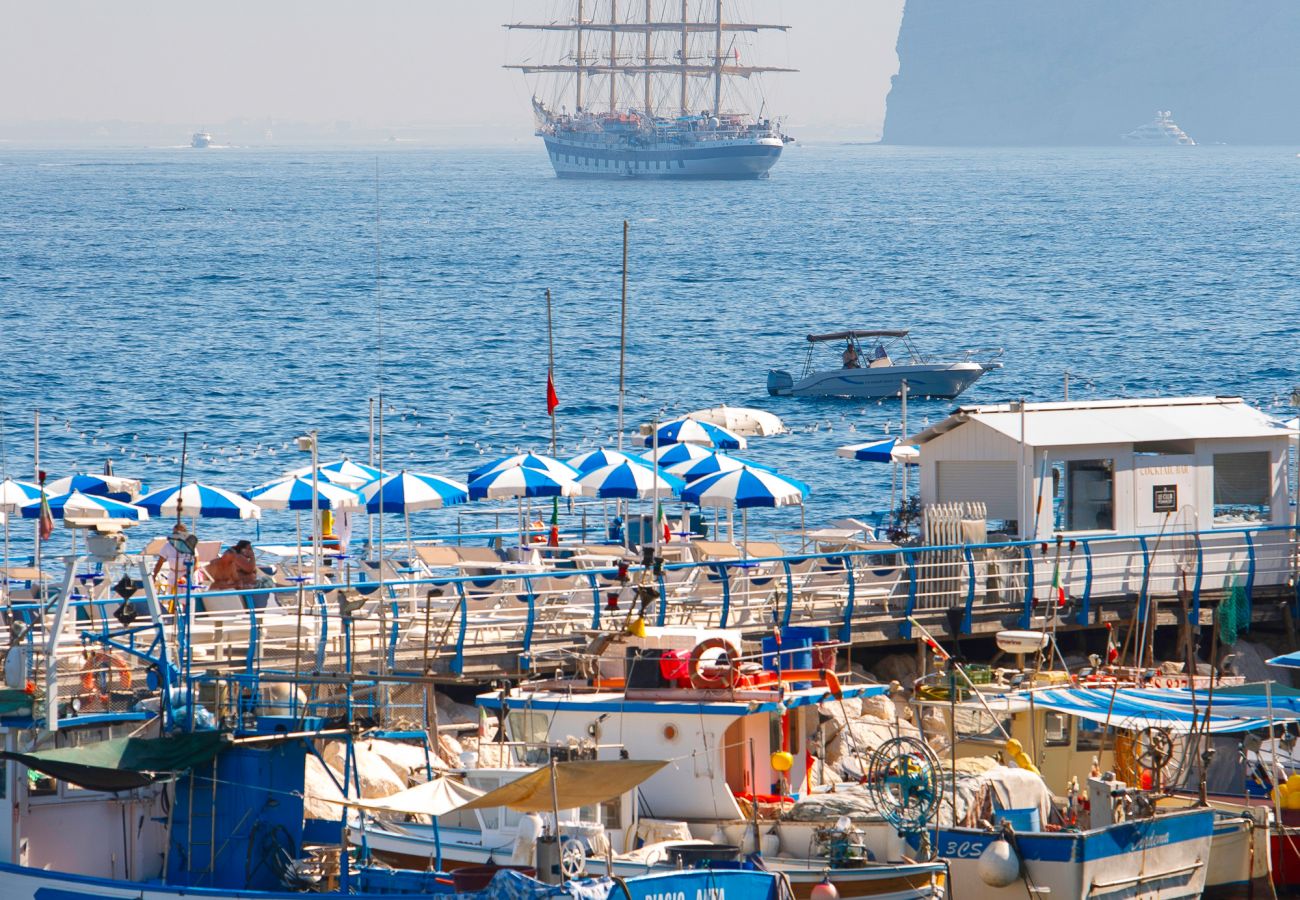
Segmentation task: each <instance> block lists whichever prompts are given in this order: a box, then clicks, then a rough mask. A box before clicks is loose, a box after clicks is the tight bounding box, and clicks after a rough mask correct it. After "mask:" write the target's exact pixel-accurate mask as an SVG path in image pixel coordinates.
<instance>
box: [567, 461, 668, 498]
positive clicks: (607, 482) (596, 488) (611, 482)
mask: <svg viewBox="0 0 1300 900" xmlns="http://www.w3.org/2000/svg"><path fill="white" fill-rule="evenodd" d="M578 484H579V485H581V487H582V493H583V494H585V495H587V496H588V497H601V498H604V499H606V500H644V499H646V498H648V497H671V496H675V495H677V494H679V493H681V490H682V488H684V487H686V482H684V481H682V480H681V479H680V478H678V477H677V476H675V475H669V474H668V473H667V472H656V471H655V469H654V468H653V467H652V466H649V465H646V464H644V463H642V464H637V463H634V462H622V463H616V464H614V465H612V466H605V467H604V468H603V469H596V470H594V471H592V472H588V473H587V474H586V475H583V476H582V477H581V478H579V479H578Z"/></svg>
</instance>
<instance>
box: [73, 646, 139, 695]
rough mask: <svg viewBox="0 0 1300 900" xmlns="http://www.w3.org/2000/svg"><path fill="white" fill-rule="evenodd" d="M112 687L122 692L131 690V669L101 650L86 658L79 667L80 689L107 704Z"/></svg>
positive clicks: (120, 660)
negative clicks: (83, 663)
mask: <svg viewBox="0 0 1300 900" xmlns="http://www.w3.org/2000/svg"><path fill="white" fill-rule="evenodd" d="M114 686H116V687H117V688H118V689H119V690H123V691H129V690H130V689H131V669H130V668H129V667H128V666H127V664H126V660H124V659H121V658H120V657H117V656H114V655H113V654H112V653H107V652H105V651H103V650H96V651H95V652H94V653H92V654H90V655H89V656H88V657H86V663H85V665H83V666H82V667H81V689H82V690H83V691H85V692H86V693H87V694H93V695H95V696H96V697H98V698H99V702H101V703H107V702H108V697H109V692H110V691H111V690H112V689H113V688H114Z"/></svg>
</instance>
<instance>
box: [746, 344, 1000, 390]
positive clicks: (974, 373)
mask: <svg viewBox="0 0 1300 900" xmlns="http://www.w3.org/2000/svg"><path fill="white" fill-rule="evenodd" d="M827 348H829V349H830V350H832V351H833V352H837V355H838V359H839V365H838V366H826V362H827V361H829V357H828V354H827V353H824V352H819V351H823V350H825V349H827ZM977 355H983V356H985V359H984V360H983V361H979V360H977V359H975V357H976V356H977ZM1001 355H1002V350H1001V349H995V350H968V351H966V352H965V353H964V354H963V356H962V358H961V359H956V360H948V361H944V360H931V359H928V358H927V357H924V356H922V355H921V353H920V352H918V351H917V349H916V346H915V345H914V344H913V343H912V341H911V340H910V339H909V337H908V332H907V331H900V330H876V329H855V330H852V331H835V332H831V333H829V334H810V335H808V352H807V356H806V357H805V358H804V366H803V371H802V373H801V374H800V375H799V377H798V378H795V377H794V376H793V375H792V374H790V372H788V371H786V370H783V369H772V370H771V371H769V372H768V373H767V392H768V393H769V394H771V395H773V396H775V397H861V398H870V399H879V398H885V397H898V396H900V395H901V394H902V392H903V385H904V384H906V385H907V392H908V394H909V395H910V396H913V397H940V398H945V399H950V398H953V397H956V396H957V395H958V394H960V393H961V392H962V391H964V390H966V388H968V387H970V386H971V385H972V384H974V383H975V382H976V381H977V380H979V378H980V376H982V375H983V374H984V373H985V372H989V371H992V370H993V369H1000V368H1002V363H1000V362H998V361H997V359H998V357H1000V356H1001Z"/></svg>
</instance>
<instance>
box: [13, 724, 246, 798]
mask: <svg viewBox="0 0 1300 900" xmlns="http://www.w3.org/2000/svg"><path fill="white" fill-rule="evenodd" d="M226 746H227V739H226V736H225V735H224V734H222V733H221V732H219V731H196V732H193V733H189V734H177V735H172V736H171V737H163V738H135V737H128V738H114V739H113V740H109V741H100V742H98V743H95V744H86V745H84V746H81V747H62V748H59V749H57V750H38V751H36V752H35V753H7V752H0V759H12V760H15V761H17V762H20V763H22V764H23V765H25V766H27V768H29V769H35V770H36V771H38V772H43V773H44V774H46V775H49V776H50V777H52V778H58V779H61V780H63V781H68V782H71V783H72V784H75V785H77V786H78V787H82V788H85V789H86V790H88V791H126V790H130V789H132V788H138V787H144V786H145V785H146V784H150V783H152V782H154V781H156V780H157V779H158V778H159V777H160V776H164V775H170V774H173V773H176V772H184V771H187V770H189V769H191V768H193V767H194V766H198V765H203V764H205V763H207V762H210V761H211V760H212V758H213V757H214V756H216V755H217V754H218V753H219V752H220V751H221V750H222V749H223V748H224V747H226Z"/></svg>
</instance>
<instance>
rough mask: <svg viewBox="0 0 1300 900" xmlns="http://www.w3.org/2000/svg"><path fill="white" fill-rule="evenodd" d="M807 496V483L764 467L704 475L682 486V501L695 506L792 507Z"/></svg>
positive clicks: (738, 507) (739, 507)
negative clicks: (684, 486)
mask: <svg viewBox="0 0 1300 900" xmlns="http://www.w3.org/2000/svg"><path fill="white" fill-rule="evenodd" d="M806 496H808V485H806V484H804V483H803V482H801V481H795V480H794V479H793V478H786V477H785V476H784V475H778V474H776V473H775V472H768V471H766V470H764V469H751V468H749V467H745V468H742V469H737V470H736V471H734V472H719V473H718V474H717V475H707V476H705V477H704V478H701V479H700V480H699V481H696V482H693V483H691V484H688V485H687V486H686V489H685V490H683V491H682V501H683V502H685V503H694V504H695V505H696V506H718V507H724V508H725V507H731V506H734V507H736V508H737V509H750V508H752V507H760V506H766V507H775V506H795V505H798V504H802V503H803V501H804V498H805V497H806Z"/></svg>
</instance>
